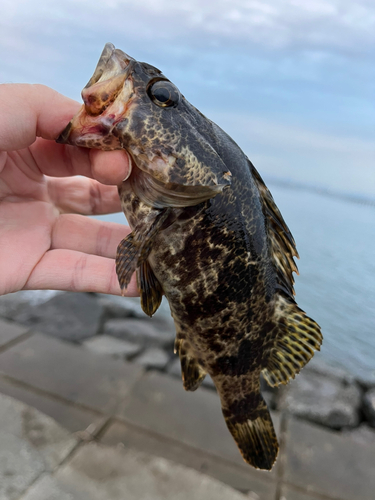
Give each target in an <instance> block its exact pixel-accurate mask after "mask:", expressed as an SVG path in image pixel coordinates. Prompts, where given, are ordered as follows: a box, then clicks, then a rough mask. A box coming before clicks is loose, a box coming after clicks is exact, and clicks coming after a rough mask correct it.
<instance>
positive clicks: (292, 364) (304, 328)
mask: <svg viewBox="0 0 375 500" xmlns="http://www.w3.org/2000/svg"><path fill="white" fill-rule="evenodd" d="M280 300H283V299H280ZM283 301H284V300H283ZM285 304H286V305H285ZM285 304H284V306H283V308H282V313H281V316H280V317H279V319H278V323H277V327H276V334H275V338H274V342H273V347H271V348H270V350H269V352H268V356H267V357H266V367H265V368H264V369H263V372H262V373H263V376H264V378H265V379H266V381H267V383H268V384H269V385H270V386H272V387H274V386H278V385H280V384H287V383H288V382H289V380H290V379H292V378H294V377H295V376H296V374H297V373H299V371H300V370H301V369H302V368H303V367H304V366H305V365H306V363H308V361H309V360H310V359H311V358H312V357H313V355H314V351H319V350H320V346H321V344H322V341H323V337H322V334H321V331H320V327H319V325H318V324H317V323H315V321H314V320H313V319H311V318H309V317H308V316H307V315H306V313H305V312H304V311H302V309H300V308H299V307H298V306H297V305H296V304H294V303H288V302H287V301H285Z"/></svg>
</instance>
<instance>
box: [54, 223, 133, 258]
mask: <svg viewBox="0 0 375 500" xmlns="http://www.w3.org/2000/svg"><path fill="white" fill-rule="evenodd" d="M129 233H130V228H129V227H128V226H125V225H124V226H123V225H121V224H116V223H114V222H103V221H99V220H96V219H89V218H88V217H84V216H82V215H61V216H60V217H59V218H58V220H57V222H56V224H55V225H54V228H53V232H52V243H51V248H52V249H65V250H76V251H79V252H82V253H85V254H91V255H99V256H101V257H107V258H111V259H114V258H115V257H116V250H117V246H118V244H119V243H120V241H121V240H122V239H123V238H125V236H127V235H128V234H129Z"/></svg>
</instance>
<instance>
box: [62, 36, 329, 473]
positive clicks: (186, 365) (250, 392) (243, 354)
mask: <svg viewBox="0 0 375 500" xmlns="http://www.w3.org/2000/svg"><path fill="white" fill-rule="evenodd" d="M82 99H83V102H84V104H83V106H82V107H81V109H80V111H79V112H78V113H77V115H76V116H75V117H73V119H72V120H71V121H70V122H69V124H68V125H67V126H66V128H65V129H64V130H63V131H62V133H61V134H60V136H59V137H58V139H57V142H59V143H63V144H71V145H75V146H80V147H86V148H97V149H102V150H115V149H123V150H125V151H127V153H128V155H129V157H130V163H131V174H130V177H129V179H127V180H126V181H124V182H122V183H121V185H120V186H119V187H118V192H119V196H120V199H121V206H122V209H123V211H124V213H125V216H126V219H127V221H128V223H129V225H130V228H131V233H130V234H129V235H128V236H127V237H126V238H125V239H123V240H122V241H121V242H120V243H119V245H118V249H117V254H116V271H117V276H118V279H119V283H120V287H121V290H122V293H123V294H124V293H125V291H126V288H127V286H128V285H129V282H130V279H131V277H132V275H133V273H134V272H135V273H136V277H137V285H138V289H139V294H140V300H141V305H142V308H143V310H144V312H145V313H146V314H147V315H149V316H152V315H153V314H154V313H155V311H156V310H157V309H158V307H159V305H160V303H161V300H162V297H163V295H165V297H166V298H167V300H168V302H169V306H170V310H171V315H172V317H173V320H174V323H175V328H176V340H175V352H176V353H177V354H178V355H179V358H180V362H181V374H182V381H183V387H184V388H185V389H186V390H187V391H194V390H196V389H197V388H198V387H199V386H200V385H201V383H202V381H203V379H204V378H205V376H206V375H207V374H209V375H210V376H211V378H212V380H213V382H214V384H215V387H216V390H217V392H218V394H219V396H220V400H221V406H222V413H223V416H224V419H225V422H226V424H227V427H228V429H229V431H230V433H231V434H232V436H233V438H234V440H235V442H236V444H237V446H238V448H239V451H240V452H241V454H242V456H243V458H244V460H245V462H247V463H248V464H250V465H251V466H253V467H255V468H257V469H264V470H271V469H272V466H273V464H274V463H275V461H276V458H277V454H278V449H279V445H278V440H277V437H276V433H275V430H274V427H273V423H272V419H271V416H270V413H269V410H268V408H267V404H266V402H265V400H264V399H263V397H262V394H261V391H260V379H261V376H262V377H264V379H265V380H266V382H267V383H268V384H269V385H270V386H272V387H276V386H279V385H281V384H286V383H288V382H289V381H290V380H291V379H293V378H294V377H295V376H296V374H297V373H299V372H300V370H301V369H302V368H303V367H304V366H305V365H306V363H307V362H308V361H309V360H310V359H311V358H312V356H313V355H314V352H315V351H317V350H320V346H321V344H322V334H321V330H320V327H319V326H318V324H317V323H316V322H315V321H314V320H313V319H311V318H310V317H309V316H307V315H306V313H305V312H304V311H303V310H302V309H300V308H299V307H298V305H297V303H296V301H295V298H294V295H295V294H294V288H293V287H294V276H293V273H298V270H297V266H296V264H295V261H294V258H295V257H298V252H297V249H296V244H295V241H294V239H293V236H292V234H291V232H290V230H289V228H288V226H287V225H286V223H285V221H284V219H283V217H282V215H281V213H280V211H279V209H278V208H277V206H276V204H275V201H274V199H273V197H272V195H271V193H270V191H269V190H268V188H267V187H266V185H265V183H264V182H263V180H262V178H261V176H260V174H259V173H258V171H257V170H256V169H255V167H254V165H253V164H252V163H251V162H250V160H249V159H248V158H247V156H246V155H245V153H244V152H243V151H242V150H241V149H240V147H239V146H238V145H237V144H236V143H235V142H234V140H233V139H231V138H230V137H229V136H228V135H227V134H226V133H225V132H224V131H223V130H222V129H221V128H220V127H218V126H217V125H216V124H215V123H213V122H212V121H211V120H209V119H208V118H206V117H205V116H204V115H203V114H202V113H201V112H200V111H198V110H197V109H196V108H195V107H194V106H193V105H192V104H190V103H189V102H188V101H187V99H186V98H185V97H184V96H183V95H182V94H181V92H180V90H179V89H178V88H177V87H176V86H175V85H174V84H173V83H172V82H171V81H170V80H169V79H168V78H167V77H166V76H165V75H164V74H163V73H162V72H161V71H160V70H159V69H157V68H155V67H154V66H152V65H150V64H147V63H143V62H138V61H137V60H136V59H134V58H132V57H130V56H129V55H127V54H126V53H124V52H123V51H121V50H119V49H116V48H115V47H114V46H113V45H112V44H106V45H105V47H104V50H103V52H102V54H101V56H100V59H99V62H98V64H97V67H96V69H95V71H94V74H93V76H92V78H91V79H90V80H89V82H88V83H87V85H86V86H85V88H84V89H83V91H82Z"/></svg>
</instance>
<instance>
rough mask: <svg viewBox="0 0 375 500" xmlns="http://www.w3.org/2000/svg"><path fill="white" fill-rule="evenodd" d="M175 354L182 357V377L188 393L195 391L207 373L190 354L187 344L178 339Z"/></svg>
mask: <svg viewBox="0 0 375 500" xmlns="http://www.w3.org/2000/svg"><path fill="white" fill-rule="evenodd" d="M174 350H175V353H177V354H178V355H179V356H180V362H181V375H182V381H183V384H184V389H185V390H186V391H195V390H196V389H198V387H199V386H200V385H201V383H202V382H203V380H204V378H205V376H206V372H205V371H204V370H203V368H202V367H201V366H199V364H198V362H197V360H196V359H195V358H194V356H192V355H191V354H190V353H189V349H187V347H186V342H184V341H183V340H182V339H176V342H175V349H174Z"/></svg>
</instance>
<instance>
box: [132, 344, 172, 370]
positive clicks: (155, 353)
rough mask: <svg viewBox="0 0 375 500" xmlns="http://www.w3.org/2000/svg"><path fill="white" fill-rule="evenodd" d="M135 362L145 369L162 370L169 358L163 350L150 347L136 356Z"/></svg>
mask: <svg viewBox="0 0 375 500" xmlns="http://www.w3.org/2000/svg"><path fill="white" fill-rule="evenodd" d="M135 362H136V363H138V364H140V365H142V366H144V367H145V368H146V369H154V370H164V368H165V367H166V366H167V364H168V362H169V356H168V354H167V353H166V352H165V351H164V350H163V349H159V348H158V347H151V348H150V349H146V350H145V351H144V353H142V354H141V355H140V356H138V357H137V358H136V359H135Z"/></svg>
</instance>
